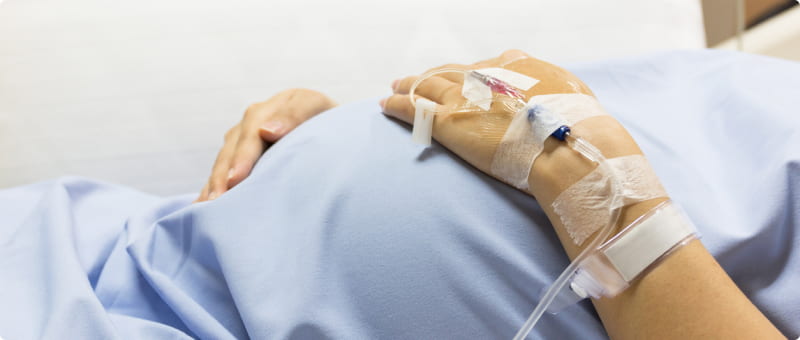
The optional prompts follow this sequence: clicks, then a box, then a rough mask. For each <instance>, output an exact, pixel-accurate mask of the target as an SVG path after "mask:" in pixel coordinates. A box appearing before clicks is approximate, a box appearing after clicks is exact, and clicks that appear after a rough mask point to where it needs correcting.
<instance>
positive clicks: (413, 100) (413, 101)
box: [408, 68, 472, 107]
mask: <svg viewBox="0 0 800 340" xmlns="http://www.w3.org/2000/svg"><path fill="white" fill-rule="evenodd" d="M470 71H472V70H460V69H457V68H443V69H439V70H435V71H430V72H428V73H425V74H423V75H422V76H420V77H419V78H417V81H415V82H414V84H412V85H411V89H410V90H409V91H408V100H410V101H411V106H413V107H417V99H416V98H414V92H416V90H417V86H419V84H421V83H422V82H423V81H424V80H425V79H428V78H430V77H433V76H435V75H439V74H442V73H461V74H463V75H464V77H468V76H469V74H468V73H469V72H470Z"/></svg>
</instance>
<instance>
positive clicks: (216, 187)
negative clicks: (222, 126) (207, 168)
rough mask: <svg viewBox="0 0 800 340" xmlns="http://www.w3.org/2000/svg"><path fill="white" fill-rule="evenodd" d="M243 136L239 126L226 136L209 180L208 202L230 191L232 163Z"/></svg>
mask: <svg viewBox="0 0 800 340" xmlns="http://www.w3.org/2000/svg"><path fill="white" fill-rule="evenodd" d="M240 134H241V126H240V125H237V126H235V127H234V128H232V129H231V130H229V131H228V133H226V134H225V144H224V145H223V146H222V149H221V150H220V151H219V154H217V160H216V161H215V162H214V167H213V168H212V170H211V177H209V179H208V196H207V197H206V199H207V200H213V199H215V198H217V197H219V196H220V195H222V194H223V193H224V192H225V191H227V190H228V171H229V170H230V168H231V167H230V161H231V158H232V157H233V155H234V153H235V151H236V142H237V141H238V140H239V136H240Z"/></svg>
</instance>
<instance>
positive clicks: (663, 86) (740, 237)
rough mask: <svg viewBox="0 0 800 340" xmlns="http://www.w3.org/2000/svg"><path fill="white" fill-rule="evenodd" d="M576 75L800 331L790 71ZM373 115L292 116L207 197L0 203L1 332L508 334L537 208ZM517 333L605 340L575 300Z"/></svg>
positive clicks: (547, 239) (739, 68)
mask: <svg viewBox="0 0 800 340" xmlns="http://www.w3.org/2000/svg"><path fill="white" fill-rule="evenodd" d="M571 69H572V70H573V71H574V72H575V73H577V74H578V75H579V76H580V77H581V78H583V79H584V80H585V81H586V82H587V83H588V84H589V85H590V86H591V87H592V89H593V90H594V91H595V92H596V93H597V96H598V97H599V99H600V101H601V102H602V103H603V104H604V105H605V107H606V108H607V109H608V111H609V112H610V113H611V114H613V115H614V116H616V117H617V118H618V119H619V120H620V121H621V122H622V123H623V124H624V125H625V126H626V127H627V128H628V129H629V130H630V131H631V133H632V134H633V135H634V137H635V138H636V140H637V141H638V142H639V143H640V145H641V146H642V149H643V150H644V151H645V153H646V155H647V156H648V158H649V159H650V160H651V162H652V163H653V166H654V168H655V169H656V171H657V173H658V174H659V176H660V177H661V179H662V180H663V182H664V185H665V187H666V188H667V190H668V191H669V193H670V194H671V196H672V197H673V198H674V199H675V200H676V201H678V202H679V203H681V204H682V205H683V206H684V208H685V209H686V210H687V212H688V213H689V215H690V216H691V217H692V218H693V220H694V221H695V223H696V224H697V226H698V228H699V229H700V232H701V233H702V234H703V243H704V244H705V245H706V246H707V247H708V248H709V249H710V250H711V251H712V253H713V254H714V255H715V256H716V258H717V259H718V260H719V261H720V262H721V263H722V265H723V266H724V267H725V269H726V270H727V271H728V273H729V274H730V275H731V276H732V277H733V279H734V280H735V281H736V282H737V283H738V284H739V286H740V287H741V288H742V289H743V290H744V291H745V293H746V294H747V295H748V296H749V297H750V298H751V299H752V300H753V301H754V302H755V304H756V305H758V307H759V308H760V309H761V310H762V311H764V313H766V315H767V317H768V318H769V319H770V320H772V321H773V322H774V323H775V324H776V325H777V326H778V327H779V328H780V329H781V330H782V331H783V332H784V333H785V334H786V335H787V336H791V337H796V336H797V335H798V334H800V289H798V287H799V286H798V282H800V270H798V269H800V253H798V246H800V236H798V226H800V187H798V185H800V115H798V112H800V111H798V110H800V64H797V63H792V62H787V61H780V60H775V59H769V58H764V57H756V56H750V55H744V54H734V53H722V52H712V51H696V52H672V53H664V54H659V55H653V56H647V57H640V58H632V59H627V60H616V61H608V62H600V63H593V64H588V65H580V66H576V67H572V68H571ZM376 102H377V100H369V101H365V102H361V103H355V104H351V105H345V106H342V107H340V108H338V109H335V110H333V111H331V112H328V113H325V114H322V115H320V116H318V117H317V118H315V119H313V120H311V121H309V122H308V123H306V124H304V125H303V126H301V127H300V128H298V129H297V130H296V131H295V132H293V133H292V134H291V135H289V136H288V137H286V138H285V139H284V140H282V141H281V142H280V143H278V144H276V145H275V146H273V148H272V149H271V150H270V151H269V152H267V154H266V155H265V156H264V158H263V159H262V160H261V161H260V162H259V164H258V166H257V167H256V169H255V170H254V173H253V174H252V176H251V177H249V178H248V179H247V180H246V181H245V182H243V183H242V184H241V185H239V186H237V187H236V188H235V189H234V190H232V191H231V192H229V193H227V194H225V195H223V196H222V197H220V198H219V199H217V200H215V201H213V202H210V203H202V204H195V205H190V201H191V199H193V198H194V196H193V195H186V196H181V197H173V198H161V197H155V196H150V195H146V194H142V193H139V192H136V191H132V190H129V189H125V188H121V187H118V186H114V185H109V184H105V183H98V182H94V181H91V180H87V179H81V178H61V179H58V180H53V181H49V182H44V183H38V184H33V185H29V186H24V187H18V188H12V189H6V190H2V191H0V337H3V338H5V339H7V340H17V339H36V338H48V339H52V338H68V339H78V338H103V339H105V338H143V339H144V338H146V339H172V338H185V337H199V338H206V339H226V338H247V337H250V338H259V339H261V338H290V339H312V338H338V339H376V338H398V339H443V338H453V339H483V338H487V339H488V338H510V337H511V336H512V335H513V334H514V333H515V332H516V330H517V329H518V328H519V327H520V326H521V324H522V323H523V321H524V319H525V318H526V317H527V315H528V313H529V312H530V311H531V309H532V308H533V307H534V305H535V304H536V302H537V298H538V296H539V294H540V291H541V289H542V288H543V287H545V286H546V285H547V284H548V283H550V282H551V281H552V280H553V279H554V278H555V276H556V275H557V274H558V273H559V272H560V271H561V270H562V269H563V268H564V267H565V266H566V265H567V259H566V257H565V255H564V254H563V251H562V250H561V247H560V245H559V244H558V242H557V240H556V238H555V235H554V233H553V232H552V230H551V227H550V225H549V223H548V221H547V219H546V217H545V216H544V214H543V213H542V211H541V209H540V208H539V207H538V206H537V203H536V202H535V201H534V200H533V199H531V198H530V197H528V196H525V195H524V194H522V193H520V192H518V191H515V190H514V189H512V188H510V187H507V186H505V185H503V184H500V183H498V182H496V181H495V180H493V179H491V178H489V177H487V176H485V175H483V174H481V173H479V172H478V171H476V170H474V169H473V168H471V167H470V166H468V165H467V164H466V163H464V162H463V161H461V160H459V159H458V158H456V157H454V156H453V155H451V154H450V153H449V152H447V151H446V150H444V149H443V148H442V147H441V146H439V145H434V146H433V147H432V148H431V149H429V150H425V151H423V150H422V149H420V148H419V147H418V146H415V145H414V144H411V143H410V137H409V131H408V128H407V127H406V126H404V125H402V124H399V123H397V122H395V121H393V120H390V119H388V118H386V117H384V116H383V115H381V114H380V113H379V111H380V110H379V107H378V106H377V103H376ZM141 167H142V171H147V164H142V165H141ZM199 187H200V184H199V183H198V189H199ZM534 333H535V334H537V335H538V336H539V337H544V338H558V339H591V338H605V337H606V336H605V332H604V330H603V328H602V326H601V324H600V322H599V321H598V319H597V317H596V315H595V313H594V311H593V309H592V308H591V305H590V304H588V303H583V304H581V305H579V306H577V307H571V308H570V309H568V310H566V311H564V312H563V313H562V314H559V315H557V316H546V317H545V318H544V319H543V320H542V322H541V323H540V325H539V326H537V328H536V329H535V330H534Z"/></svg>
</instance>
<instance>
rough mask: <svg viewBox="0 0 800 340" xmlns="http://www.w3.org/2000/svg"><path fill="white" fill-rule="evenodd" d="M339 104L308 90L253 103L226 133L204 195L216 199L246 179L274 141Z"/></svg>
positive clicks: (204, 199) (298, 90) (293, 91)
mask: <svg viewBox="0 0 800 340" xmlns="http://www.w3.org/2000/svg"><path fill="white" fill-rule="evenodd" d="M334 107H336V103H335V102H334V101H333V100H331V99H330V98H328V97H327V96H326V95H324V94H322V93H319V92H317V91H313V90H308V89H290V90H286V91H283V92H281V93H278V94H277V95H275V96H273V97H272V98H270V99H268V100H266V101H263V102H260V103H255V104H253V105H250V107H248V108H247V111H245V113H244V118H242V121H241V122H239V124H236V125H234V126H233V127H232V128H231V129H230V130H228V132H227V133H225V144H224V145H223V146H222V150H220V152H219V154H218V155H217V160H216V161H215V162H214V167H213V168H212V170H211V177H209V179H208V183H206V185H205V187H203V190H202V191H201V192H200V196H199V197H198V198H197V200H196V201H195V202H202V201H207V200H213V199H215V198H217V197H219V195H222V194H223V193H224V192H226V191H228V190H229V189H230V188H233V187H234V186H236V185H237V184H239V183H240V182H241V181H242V180H244V179H245V178H246V177H247V176H248V175H249V174H250V171H251V170H252V169H253V165H255V163H256V161H257V160H258V159H259V158H260V157H261V155H262V154H263V153H264V151H266V150H267V148H268V147H269V145H270V144H271V143H275V142H277V141H278V140H279V139H281V138H282V137H283V136H285V135H286V134H287V133H289V132H290V131H292V130H294V128H296V127H297V126H298V125H300V124H302V123H303V122H305V121H306V120H308V119H309V118H311V117H314V116H316V115H317V114H319V113H321V112H324V111H327V110H329V109H332V108H334Z"/></svg>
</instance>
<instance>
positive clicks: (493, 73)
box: [478, 67, 539, 91]
mask: <svg viewBox="0 0 800 340" xmlns="http://www.w3.org/2000/svg"><path fill="white" fill-rule="evenodd" d="M478 73H480V74H484V75H487V76H490V77H493V78H495V79H499V80H501V81H503V82H504V83H506V84H508V85H511V86H513V87H516V88H518V89H520V90H523V91H528V90H530V89H531V87H533V86H534V85H536V84H538V83H539V79H536V78H532V77H529V76H526V75H524V74H522V73H517V72H514V71H511V70H507V69H504V68H500V67H489V68H482V69H480V70H478Z"/></svg>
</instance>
